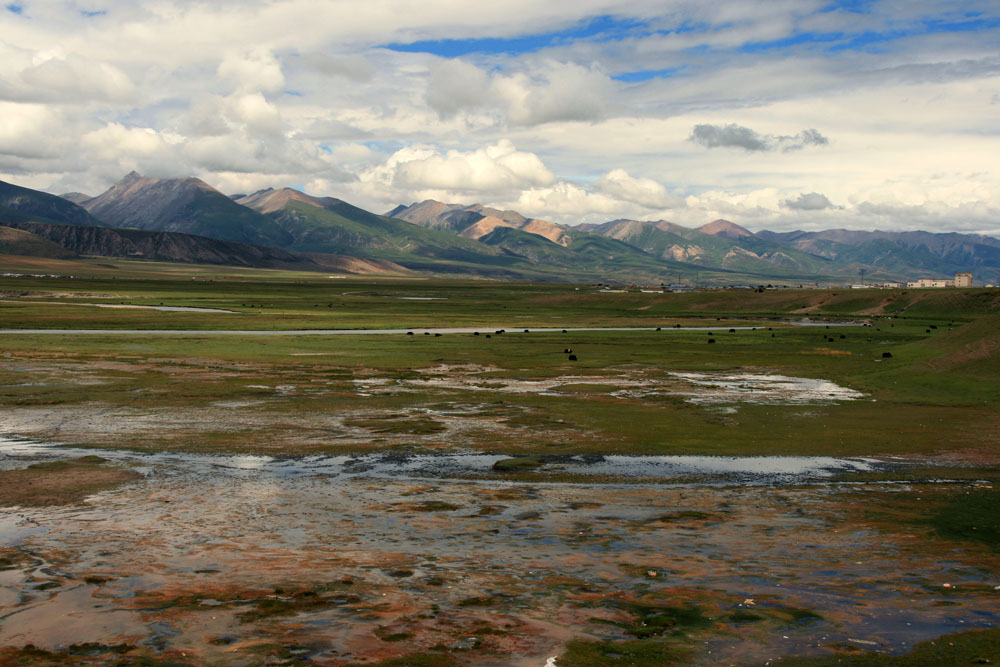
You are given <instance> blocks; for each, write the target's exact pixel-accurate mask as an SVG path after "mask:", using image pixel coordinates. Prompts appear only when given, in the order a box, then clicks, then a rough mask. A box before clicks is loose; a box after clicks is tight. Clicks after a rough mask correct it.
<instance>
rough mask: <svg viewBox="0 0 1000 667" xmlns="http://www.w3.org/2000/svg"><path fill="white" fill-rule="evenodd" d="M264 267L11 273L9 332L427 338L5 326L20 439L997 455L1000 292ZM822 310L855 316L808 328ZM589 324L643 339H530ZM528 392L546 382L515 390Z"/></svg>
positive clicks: (298, 448) (571, 335) (831, 317)
mask: <svg viewBox="0 0 1000 667" xmlns="http://www.w3.org/2000/svg"><path fill="white" fill-rule="evenodd" d="M268 275H269V276H270V277H269V278H268V279H267V280H263V279H262V275H261V274H260V273H258V274H256V275H253V276H250V275H242V276H228V277H225V278H224V279H223V278H222V277H220V278H217V279H211V280H207V279H197V280H191V279H190V277H188V278H187V279H184V280H179V279H176V278H173V277H163V276H160V275H146V276H143V277H141V278H128V277H127V276H123V277H121V278H116V279H111V280H109V279H105V278H100V277H95V278H92V279H91V278H86V279H69V278H65V279H53V278H6V279H0V293H3V294H4V295H6V296H5V297H4V299H5V300H4V301H3V302H2V303H0V318H2V320H0V321H2V322H3V327H4V328H9V329H18V328H59V329H118V330H129V329H134V330H149V329H161V330H162V329H167V330H186V331H189V332H191V331H199V330H233V331H240V330H247V331H272V332H280V331H284V330H298V329H307V330H308V329H379V328H410V329H413V330H414V331H415V333H416V334H417V335H414V336H403V335H382V336H335V337H331V336H293V335H288V336H281V335H276V336H268V337H259V336H257V337H254V336H246V335H240V334H238V333H234V334H231V335H198V334H197V333H189V334H187V335H183V336H180V335H178V336H154V335H144V334H142V333H141V332H139V331H137V332H136V333H134V334H132V333H130V334H118V335H103V336H102V335H75V334H72V333H66V334H64V335H33V334H27V333H26V334H17V333H8V334H4V335H3V352H2V355H3V357H2V358H3V360H4V361H3V364H2V366H0V402H2V404H3V405H4V406H5V410H6V415H7V420H6V421H7V427H6V431H7V432H8V433H19V434H21V435H29V436H32V437H48V438H58V439H61V440H63V441H69V442H76V443H78V444H89V445H95V446H102V445H106V446H129V447H139V448H143V449H156V448H161V447H162V448H183V449H194V450H202V451H254V452H260V451H266V452H268V453H276V452H280V453H305V452H317V451H348V450H355V451H363V450H370V449H384V448H404V449H410V450H420V449H429V450H443V449H480V450H482V449H486V450H489V451H497V452H508V453H512V454H522V455H531V454H553V453H557V454H565V453H588V452H589V453H594V452H598V453H607V452H629V453H658V454H681V453H702V454H805V453H808V454H840V455H847V454H850V455H862V454H865V455H868V454H892V455H901V454H902V455H905V454H910V453H921V454H943V453H946V452H953V451H957V450H962V451H964V452H965V453H966V454H969V455H972V456H974V457H975V456H990V457H992V456H993V453H994V452H995V450H996V447H997V444H998V435H997V433H998V431H1000V429H998V426H1000V418H998V416H997V410H996V406H997V403H998V402H1000V382H998V381H997V378H1000V351H998V346H1000V334H998V331H1000V292H998V291H997V290H986V289H970V290H890V291H884V290H870V291H865V292H860V291H858V290H768V291H765V292H763V293H754V292H750V291H746V290H728V291H718V292H704V293H687V294H662V293H643V292H639V291H633V292H628V293H623V292H615V293H599V292H598V290H597V289H595V288H593V287H590V286H573V285H536V284H499V283H490V282H454V281H413V280H392V279H381V280H361V279H356V278H355V279H338V280H332V279H324V280H316V279H312V280H302V279H301V277H300V276H299V277H295V276H279V277H275V276H274V275H273V274H268ZM55 304H58V305H55ZM90 304H106V305H119V306H120V305H143V306H160V305H166V306H185V307H195V308H197V307H203V308H213V309H218V310H223V311H231V312H180V313H178V312H159V311H153V310H144V309H112V308H99V307H96V306H95V305H90ZM802 318H809V319H811V320H813V321H814V322H819V323H822V322H823V321H824V320H826V321H829V322H830V323H831V324H837V323H840V322H845V321H846V322H851V323H853V324H852V326H830V327H829V328H826V327H824V326H818V327H794V326H790V325H789V323H788V321H789V320H791V319H802ZM455 326H466V327H481V328H482V331H481V334H482V335H478V336H477V335H473V334H469V333H464V334H445V335H442V336H431V335H423V332H422V329H424V328H429V327H455ZM582 326H594V327H619V326H620V327H642V328H644V330H639V331H615V332H605V331H570V332H568V333H559V332H558V331H556V332H551V333H536V332H532V331H531V329H532V328H537V327H553V328H557V329H558V328H560V327H567V328H572V327H582ZM678 326H679V327H680V328H679V329H678V328H677V327H678ZM497 327H505V328H506V333H504V334H497V333H495V332H494V329H495V328H497ZM696 327H708V328H710V329H711V330H710V331H704V330H695V328H696ZM737 327H752V329H746V330H745V329H740V328H737ZM525 329H527V330H528V331H527V332H525V331H524V330H525ZM731 329H736V330H735V331H730V330H731ZM487 334H489V336H488V337H487ZM709 338H711V339H713V340H715V341H716V342H715V343H714V344H707V341H708V339H709ZM567 349H570V350H572V352H573V354H574V356H576V360H575V361H571V360H570V359H569V357H568V354H567V353H566V352H565V351H566V350H567ZM886 355H889V356H886ZM676 371H686V372H701V373H721V372H743V373H756V374H766V373H770V374H775V373H777V374H782V375H786V376H793V377H807V378H819V379H825V380H829V381H832V382H834V383H837V384H838V385H840V386H843V387H848V388H850V389H853V390H856V391H859V392H862V393H863V394H864V397H863V398H860V399H859V400H853V401H846V402H840V401H837V402H833V401H830V402H825V401H814V402H813V403H814V404H809V405H781V404H774V402H767V401H763V402H755V401H746V402H741V403H740V404H739V405H738V406H736V408H735V409H732V410H725V409H722V408H720V406H719V405H718V404H715V403H706V404H698V403H693V402H691V401H690V400H688V398H689V397H688V396H686V395H684V393H683V392H680V391H672V390H670V387H671V386H672V385H671V383H672V382H673V383H676V380H675V379H673V378H672V376H670V373H671V372H676ZM545 382H549V385H551V386H547V387H544V386H542V385H544V384H545ZM517 383H521V384H525V383H527V384H526V385H525V387H522V389H520V390H518V389H517V387H516V386H515V387H514V389H513V390H512V389H511V385H512V384H513V385H517ZM675 388H676V387H675ZM779 403H780V402H779ZM95 412H99V413H101V414H103V415H106V416H107V417H108V420H109V422H108V423H106V424H104V425H103V427H102V426H101V425H97V426H93V427H89V428H84V427H83V426H79V427H77V428H76V429H75V430H74V428H73V427H72V425H67V424H66V423H65V422H66V420H67V419H70V420H71V421H72V420H74V419H77V417H79V416H80V415H87V414H92V413H95ZM43 413H44V414H43ZM44 415H48V417H45V416H44ZM47 420H48V421H47ZM19 424H24V425H27V427H30V428H27V427H26V428H23V429H19V428H18V425H19ZM57 424H58V425H59V426H58V428H57ZM165 425H169V428H166V427H165ZM102 428H103V430H102Z"/></svg>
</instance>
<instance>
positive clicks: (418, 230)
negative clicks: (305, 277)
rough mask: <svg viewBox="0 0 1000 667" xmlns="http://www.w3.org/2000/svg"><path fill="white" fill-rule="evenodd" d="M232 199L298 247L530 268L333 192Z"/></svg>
mask: <svg viewBox="0 0 1000 667" xmlns="http://www.w3.org/2000/svg"><path fill="white" fill-rule="evenodd" d="M236 203H238V204H240V205H243V206H247V207H249V208H251V209H253V210H255V211H257V212H258V213H261V214H262V215H265V216H267V217H268V218H269V219H271V220H272V221H274V222H275V223H276V224H277V225H278V226H279V227H280V228H281V229H282V231H284V232H285V233H286V234H287V235H288V236H289V237H290V239H291V240H290V242H289V243H288V244H287V246H285V247H287V248H290V249H292V250H296V251H298V252H333V253H346V254H350V255H352V256H355V257H363V258H367V259H374V260H382V261H391V262H393V263H395V264H398V265H399V266H402V267H406V268H408V269H411V270H415V271H437V272H442V273H452V274H456V273H457V274H462V275H484V276H491V277H498V278H518V277H524V276H525V271H530V270H531V267H530V266H522V265H521V264H522V262H521V261H520V260H518V259H517V258H513V257H510V256H506V255H505V254H504V253H502V252H501V251H500V250H498V249H495V248H493V247H491V246H489V245H487V244H483V243H479V242H478V241H476V240H474V239H467V238H464V237H461V236H458V235H457V234H455V233H453V232H451V231H443V230H440V229H433V228H424V227H420V226H418V225H414V224H411V223H409V222H405V221H403V220H399V219H396V218H391V217H387V216H382V215H376V214H374V213H370V212H368V211H366V210H364V209H361V208H358V207H357V206H353V205H351V204H349V203H347V202H345V201H342V200H340V199H336V198H334V197H313V196H311V195H307V194H305V193H303V192H300V191H298V190H293V189H291V188H283V189H280V190H274V189H270V188H268V189H266V190H261V191H260V192H255V193H253V194H251V195H245V196H243V197H240V198H239V199H237V200H236Z"/></svg>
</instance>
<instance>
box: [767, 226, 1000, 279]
mask: <svg viewBox="0 0 1000 667" xmlns="http://www.w3.org/2000/svg"><path fill="white" fill-rule="evenodd" d="M757 237H758V238H762V239H765V240H768V241H771V242H774V243H780V244H783V245H785V246H786V247H789V248H794V249H796V250H799V251H801V252H806V253H809V254H811V255H815V256H818V257H823V258H825V259H827V260H829V261H830V262H833V263H836V264H839V265H842V266H845V265H847V266H851V267H855V270H856V268H857V267H862V268H864V267H870V268H872V269H875V270H879V271H883V272H888V273H893V274H896V275H902V276H906V277H908V278H910V279H914V278H920V277H933V276H949V275H952V274H954V273H957V272H965V271H968V272H971V273H972V274H973V276H974V277H975V279H977V280H989V281H994V280H996V277H997V275H998V274H1000V239H995V238H993V237H990V236H981V235H973V234H956V233H946V234H934V233H932V232H922V231H915V232H881V231H871V232H868V231H859V230H849V229H828V230H825V231H821V232H803V231H795V232H771V231H767V230H765V231H761V232H758V233H757Z"/></svg>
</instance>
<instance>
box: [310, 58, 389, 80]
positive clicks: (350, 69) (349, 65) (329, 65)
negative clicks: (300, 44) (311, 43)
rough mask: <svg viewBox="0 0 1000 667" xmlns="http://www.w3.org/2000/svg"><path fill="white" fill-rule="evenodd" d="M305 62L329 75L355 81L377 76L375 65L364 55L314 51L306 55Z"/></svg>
mask: <svg viewBox="0 0 1000 667" xmlns="http://www.w3.org/2000/svg"><path fill="white" fill-rule="evenodd" d="M302 61H303V63H304V64H305V65H306V66H307V67H310V68H312V69H314V70H316V71H317V72H320V73H322V74H325V75H327V76H338V77H344V78H346V79H348V80H349V81H353V82H354V83H366V82H368V81H371V79H372V77H374V76H375V66H374V65H372V64H371V63H370V62H368V59H367V58H365V57H364V56H363V55H361V54H358V53H355V54H353V55H349V56H340V57H339V56H332V55H327V54H323V53H313V54H309V55H307V56H304V57H303V59H302Z"/></svg>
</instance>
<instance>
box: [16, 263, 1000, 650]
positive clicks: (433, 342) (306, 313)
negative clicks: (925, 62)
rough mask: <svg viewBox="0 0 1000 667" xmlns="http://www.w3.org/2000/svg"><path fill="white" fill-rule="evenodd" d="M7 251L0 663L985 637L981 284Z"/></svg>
mask: <svg viewBox="0 0 1000 667" xmlns="http://www.w3.org/2000/svg"><path fill="white" fill-rule="evenodd" d="M3 280H4V285H3V287H4V289H5V292H4V299H5V300H4V301H2V302H0V328H2V329H3V330H4V331H3V333H2V334H0V336H2V338H0V342H2V348H0V350H2V351H0V485H2V488H0V503H3V504H4V506H5V507H4V509H3V510H2V511H0V663H2V664H7V663H10V664H27V665H31V664H38V665H41V664H116V665H117V664H137V665H138V664H146V665H158V664H163V665H166V664H181V665H201V664H213V665H214V664H218V665H265V664H315V665H360V664H366V665H378V664H381V665H387V666H388V665H404V664H409V665H538V666H539V667H541V666H542V665H546V664H550V665H551V664H554V665H558V666H560V667H565V666H566V665H584V666H586V665H604V664H609V665H615V664H622V665H664V664H693V665H716V664H735V665H764V664H803V665H805V664H809V665H812V664H816V665H819V664H931V663H933V664H976V661H977V660H978V661H982V660H986V661H994V662H995V661H996V660H998V659H1000V657H998V650H1000V649H998V646H1000V631H998V630H997V628H1000V569H998V566H1000V561H998V556H1000V551H998V546H1000V512H998V509H997V508H998V507H1000V503H998V502H997V501H998V500H1000V498H997V493H998V492H997V490H996V488H995V484H996V483H997V482H1000V467H998V463H1000V461H998V452H1000V450H998V445H1000V435H998V434H1000V416H998V412H1000V411H998V410H997V403H998V401H1000V380H998V378H1000V334H998V331H1000V328H998V324H1000V293H998V292H997V291H996V290H992V291H991V290H951V291H949V292H945V291H943V290H941V291H937V293H933V292H935V291H933V290H922V291H911V292H907V291H905V290H903V291H898V290H897V291H874V290H873V291H871V293H869V294H864V295H858V294H852V293H851V291H850V290H846V291H841V292H836V291H809V290H789V291H781V292H778V291H775V292H770V291H769V292H766V293H764V294H754V293H750V292H736V291H734V292H711V293H704V294H677V295H671V294H650V293H641V294H632V293H622V294H617V295H608V294H594V293H593V291H592V290H589V289H588V288H586V287H580V288H579V289H577V288H576V287H572V286H560V285H554V286H538V285H506V286H503V285H480V284H471V283H458V282H444V281H441V282H437V283H432V282H420V281H409V282H407V281H398V282H395V283H393V282H389V281H384V282H383V281H379V283H378V284H375V283H371V282H365V281H361V280H357V281H353V280H338V281H336V283H337V284H336V285H330V284H329V283H322V282H319V281H315V282H314V283H308V282H306V283H302V284H300V283H297V282H295V281H292V280H278V279H271V278H267V277H266V276H262V277H259V278H258V279H257V280H256V281H254V280H249V279H246V278H244V279H242V280H241V281H239V282H226V281H225V280H223V279H222V278H221V277H220V278H218V279H217V280H216V281H215V282H211V283H209V282H207V281H206V282H201V281H199V282H198V283H197V284H196V285H190V284H188V283H190V282H191V281H187V283H185V282H184V281H181V280H176V281H170V280H165V279H162V278H159V279H155V280H154V279H134V280H124V279H123V280H114V281H112V280H107V279H100V280H98V279H95V280H93V281H74V280H68V279H67V280H65V281H62V282H61V283H59V284H54V283H53V281H52V280H48V281H43V280H38V281H36V283H37V284H36V283H33V282H32V281H30V280H27V279H3ZM76 294H79V296H74V295H76ZM101 295H106V296H105V297H103V298H106V300H107V301H108V302H109V304H110V302H112V301H113V302H114V303H115V304H117V305H140V306H141V305H149V306H156V307H157V308H159V307H160V306H161V304H162V307H163V308H173V309H174V310H170V311H164V310H152V309H143V308H95V307H93V304H94V303H99V302H100V301H101V299H102V297H101ZM75 299H79V300H81V302H83V301H85V302H86V303H81V304H80V305H73V302H74V300H75ZM122 301H125V302H126V303H121V302H122ZM47 302H52V303H58V304H59V307H58V308H50V307H48V306H47V305H46V304H47ZM328 304H330V306H329V307H328ZM178 309H182V310H178ZM900 309H902V310H900ZM805 317H808V318H809V322H808V323H809V324H810V325H811V326H808V327H802V326H795V324H797V323H800V321H801V320H802V319H803V318H805ZM511 322H514V323H516V324H517V327H514V326H513V325H511V324H510V323H511ZM497 323H501V324H503V325H506V326H508V327H509V328H507V329H498V328H497V327H496V325H497ZM932 327H933V328H932ZM38 329H47V330H57V329H58V330H60V331H59V332H58V333H55V332H52V333H49V334H47V335H44V336H42V335H39V334H37V333H34V332H33V331H32V330H38ZM352 329H376V330H380V331H382V332H383V333H384V335H378V336H372V335H367V334H363V333H361V332H359V331H351V332H348V331H347V330H352ZM309 330H314V331H330V330H339V331H341V332H342V333H341V334H339V335H337V336H335V337H332V336H311V335H301V334H300V332H303V331H309ZM525 330H527V331H525ZM144 331H145V333H144ZM153 331H155V332H156V334H155V335H152V332H153ZM410 331H413V332H414V334H415V335H407V333H408V332H410ZM425 331H427V333H428V335H426V336H425V335H424V332H425ZM501 331H502V333H501ZM88 332H89V333H88ZM247 332H266V333H267V334H268V335H266V336H259V335H248V333H247ZM476 332H479V335H476ZM433 333H439V334H441V335H439V336H435V335H433ZM172 334H176V335H172ZM710 337H711V338H712V339H713V340H715V341H716V342H715V343H713V344H707V340H708V339H709V338H710ZM887 352H888V353H889V355H888V356H885V353H887ZM571 355H572V356H573V357H575V358H574V359H572V360H571V359H570V356H571ZM979 664H987V663H983V662H980V663H979Z"/></svg>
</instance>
